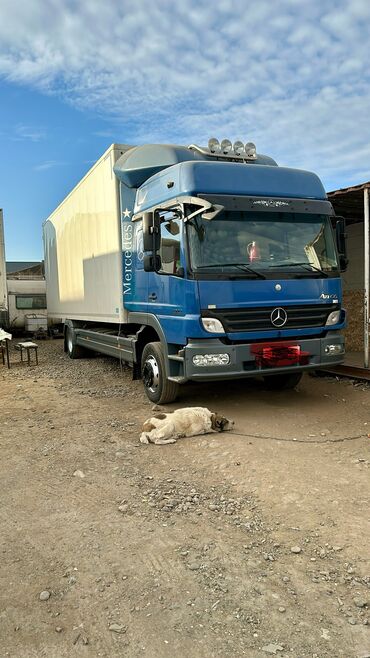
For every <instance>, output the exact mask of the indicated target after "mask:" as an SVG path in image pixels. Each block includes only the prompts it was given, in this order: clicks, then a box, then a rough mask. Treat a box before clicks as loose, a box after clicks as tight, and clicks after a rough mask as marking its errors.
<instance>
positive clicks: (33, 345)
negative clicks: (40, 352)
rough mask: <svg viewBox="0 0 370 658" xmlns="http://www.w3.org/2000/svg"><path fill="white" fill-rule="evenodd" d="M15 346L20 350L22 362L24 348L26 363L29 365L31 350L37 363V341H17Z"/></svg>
mask: <svg viewBox="0 0 370 658" xmlns="http://www.w3.org/2000/svg"><path fill="white" fill-rule="evenodd" d="M17 348H18V349H19V350H20V351H21V361H22V362H23V350H26V352H27V363H28V365H29V366H30V365H31V354H30V352H31V350H34V352H35V358H36V365H38V364H39V360H38V358H37V348H38V345H37V343H31V341H26V342H24V343H18V344H17Z"/></svg>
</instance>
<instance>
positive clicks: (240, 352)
mask: <svg viewBox="0 0 370 658" xmlns="http://www.w3.org/2000/svg"><path fill="white" fill-rule="evenodd" d="M261 342H262V341H261ZM287 342H289V343H290V344H294V345H299V346H300V348H301V350H302V351H304V352H308V353H309V359H308V362H307V364H306V365H289V366H284V367H273V368H261V367H259V366H258V365H257V363H256V358H255V354H253V353H252V349H253V346H254V345H255V344H254V343H243V344H238V345H225V344H224V343H223V342H222V341H221V340H220V339H218V338H213V339H209V340H190V341H189V343H188V344H187V345H186V347H185V348H184V349H183V355H184V375H185V377H184V379H183V381H188V380H193V381H194V380H195V381H214V380H219V379H237V378H241V377H253V376H254V377H255V376H256V375H272V374H277V373H281V372H297V370H299V371H304V370H313V369H318V368H322V367H324V366H325V368H327V367H329V366H333V365H337V364H339V363H342V362H343V360H344V337H343V336H342V335H341V334H338V333H337V332H330V331H329V332H328V333H327V334H326V336H325V338H312V339H310V338H307V339H304V340H295V339H290V340H289V339H288V341H287ZM328 345H340V346H341V347H342V348H343V352H342V354H339V355H338V354H335V355H330V354H328V353H326V352H325V348H326V347H327V346H328ZM196 354H228V355H229V358H230V361H229V363H228V364H227V365H222V366H220V365H217V366H213V365H212V366H196V365H194V363H193V357H194V356H195V355H196Z"/></svg>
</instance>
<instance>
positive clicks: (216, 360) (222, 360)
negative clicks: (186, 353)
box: [193, 354, 230, 366]
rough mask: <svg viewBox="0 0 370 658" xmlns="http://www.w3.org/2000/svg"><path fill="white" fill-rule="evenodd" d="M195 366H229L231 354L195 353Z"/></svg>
mask: <svg viewBox="0 0 370 658" xmlns="http://www.w3.org/2000/svg"><path fill="white" fill-rule="evenodd" d="M193 363H194V365H195V366H227V365H228V364H229V363H230V356H229V354H195V356H193Z"/></svg>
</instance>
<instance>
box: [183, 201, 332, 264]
mask: <svg viewBox="0 0 370 658" xmlns="http://www.w3.org/2000/svg"><path fill="white" fill-rule="evenodd" d="M187 226H188V229H187V230H188V240H189V249H190V261H191V267H192V269H193V270H194V271H198V270H199V271H203V270H204V271H206V270H207V269H209V270H211V269H212V271H217V270H218V269H220V270H221V271H225V270H230V271H232V270H233V271H237V272H238V273H240V272H241V271H244V272H245V274H246V275H248V274H249V275H251V273H252V274H253V273H254V274H255V275H256V276H260V275H261V273H262V272H264V273H265V274H266V273H269V271H270V272H271V274H272V273H273V272H274V273H275V274H276V273H277V271H279V269H280V270H285V269H286V271H287V272H288V271H289V272H290V273H291V274H294V273H295V274H297V273H298V272H299V274H300V275H301V276H303V275H304V274H305V273H306V275H307V272H308V273H311V275H313V274H316V275H320V274H323V273H325V275H326V276H327V273H328V272H332V271H337V269H338V265H337V256H336V250H335V246H334V239H333V233H332V228H331V224H330V219H329V217H328V216H326V215H316V214H315V215H313V214H304V215H303V214H300V213H284V212H263V213H262V212H258V213H254V212H245V211H228V210H224V211H222V212H221V213H220V214H219V215H217V217H215V218H214V219H212V220H211V221H206V220H204V219H202V218H201V217H200V216H198V217H194V218H193V219H192V220H190V221H189V222H188V224H187Z"/></svg>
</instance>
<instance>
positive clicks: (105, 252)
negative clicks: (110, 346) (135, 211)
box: [44, 144, 131, 323]
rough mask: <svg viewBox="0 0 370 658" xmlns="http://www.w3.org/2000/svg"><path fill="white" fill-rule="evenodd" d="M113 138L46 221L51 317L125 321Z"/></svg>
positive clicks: (118, 148)
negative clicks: (107, 147)
mask: <svg viewBox="0 0 370 658" xmlns="http://www.w3.org/2000/svg"><path fill="white" fill-rule="evenodd" d="M129 148H131V147H130V146H127V145H125V144H112V145H111V146H110V147H109V149H107V151H106V152H105V153H104V154H103V155H102V157H101V158H100V159H99V160H98V161H97V162H96V164H94V166H93V167H92V168H91V169H90V170H89V171H88V173H87V174H86V175H85V176H84V178H83V179H82V180H81V181H80V182H79V183H78V184H77V185H76V187H75V188H74V189H73V190H72V191H71V192H70V194H69V195H68V196H67V197H66V198H65V199H64V200H63V201H62V203H61V204H60V205H59V206H58V207H57V208H56V210H54V212H53V213H52V214H51V215H50V217H48V218H47V220H46V221H45V222H44V249H45V278H46V294H47V308H48V317H49V318H50V319H51V320H52V322H60V321H62V322H64V321H65V320H66V319H67V318H72V319H75V320H80V321H95V322H112V323H119V322H124V320H125V312H124V308H123V289H122V287H123V279H122V240H121V217H120V204H119V187H118V179H117V177H116V176H115V174H114V172H113V166H114V164H115V163H116V161H117V160H118V158H119V157H120V156H121V155H122V154H123V153H124V152H125V151H127V150H128V149H129Z"/></svg>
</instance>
